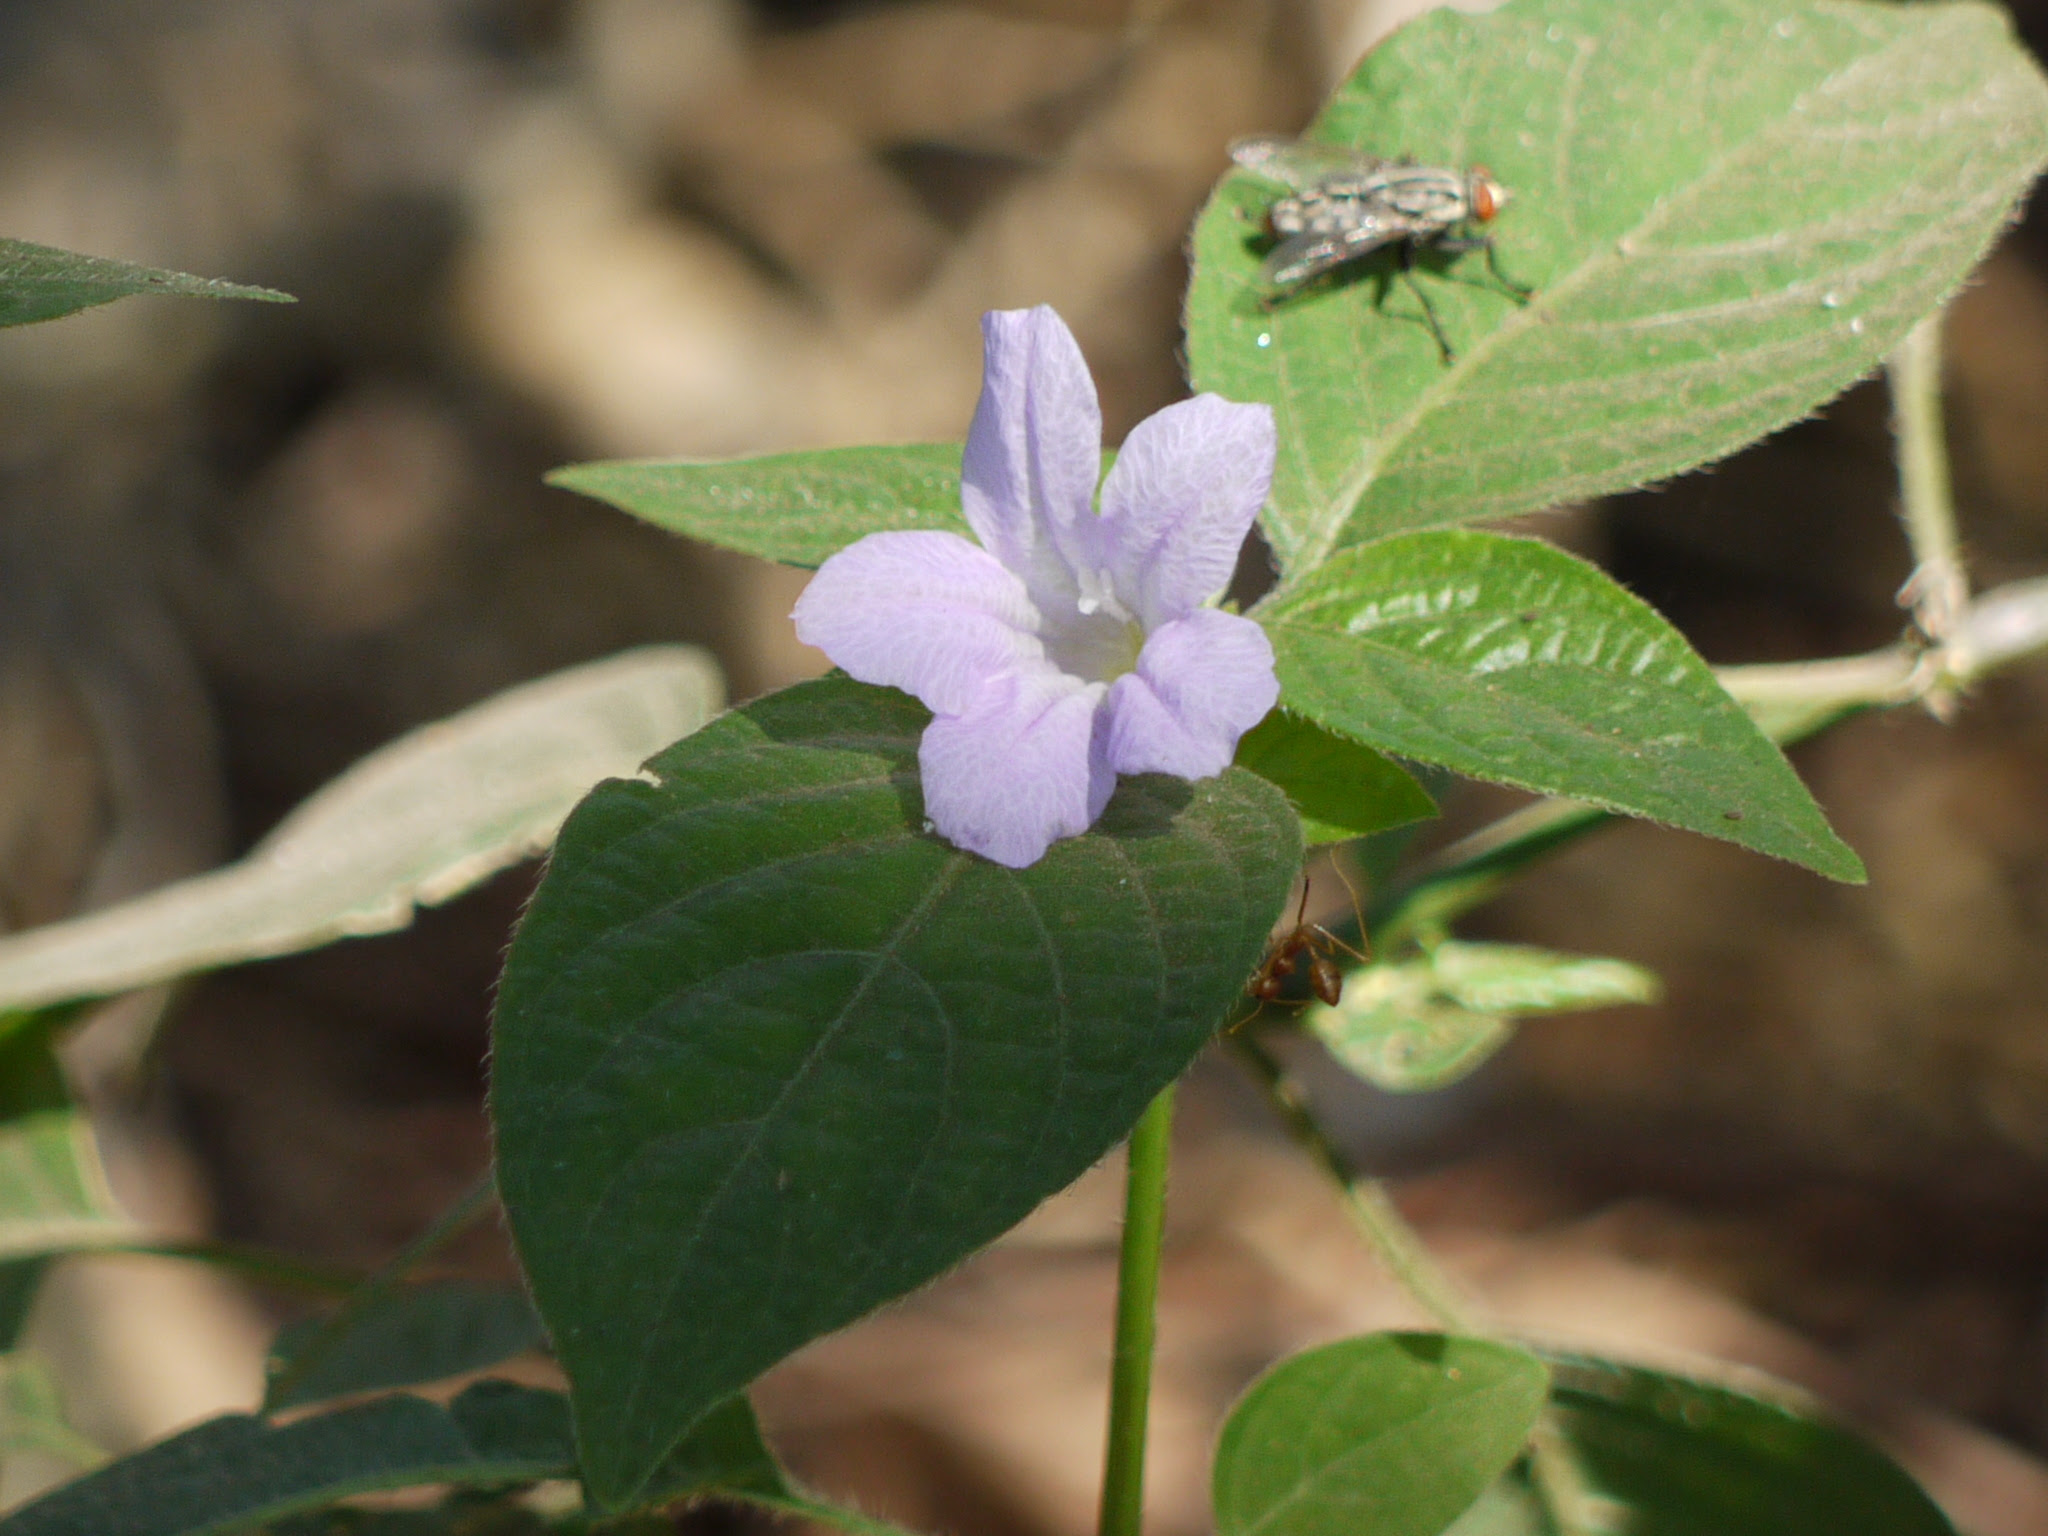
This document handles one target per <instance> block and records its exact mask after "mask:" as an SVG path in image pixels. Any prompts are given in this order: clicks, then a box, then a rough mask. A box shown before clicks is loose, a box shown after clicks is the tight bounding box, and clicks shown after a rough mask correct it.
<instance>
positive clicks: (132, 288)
mask: <svg viewBox="0 0 2048 1536" xmlns="http://www.w3.org/2000/svg"><path fill="white" fill-rule="evenodd" d="M138 293H170V294H181V295H185V296H188V297H191V298H201V299H262V300H264V301H266V302H268V303H272V304H289V303H291V302H292V296H291V295H290V294H288V293H279V292H277V291H276V290H275V289H271V288H250V287H245V286H244V285H243V284H241V283H228V282H222V281H221V280H220V279H219V278H212V277H193V276H191V275H190V274H188V273H184V272H166V271H164V270H162V269H161V268H158V267H138V266H134V265H132V264H130V263H128V262H125V261H110V260H108V259H107V258H105V257H103V256H81V255H79V254H78V253H77V252H76V251H60V250H57V249H55V248H54V247H52V246H47V245H30V244H29V243H28V242H27V241H26V240H0V326H6V325H27V324H29V323H30V322H31V321H34V320H55V319H57V318H58V317H59V316H61V315H69V314H73V313H75V312H77V311H78V310H81V309H90V308H92V307H93V306H94V305H95V304H107V303H111V302H112V301H113V300H115V299H125V298H128V297H129V296H130V295H133V294H138Z"/></svg>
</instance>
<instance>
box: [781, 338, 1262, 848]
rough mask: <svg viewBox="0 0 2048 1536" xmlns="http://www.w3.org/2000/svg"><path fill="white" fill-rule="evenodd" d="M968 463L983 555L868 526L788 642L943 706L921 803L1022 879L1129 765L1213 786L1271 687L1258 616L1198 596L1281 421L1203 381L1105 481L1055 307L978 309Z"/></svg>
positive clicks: (1078, 366) (800, 616) (1243, 526)
mask: <svg viewBox="0 0 2048 1536" xmlns="http://www.w3.org/2000/svg"><path fill="white" fill-rule="evenodd" d="M982 338H983V345H984V348H985V359H986V361H985V372H984V374H983V379H982V387H981V400H980V403H979V404H978V405H977V406H976V407H975V412H974V424H973V426H972V427H971V428H969V430H968V433H967V452H966V456H965V459H964V462H963V463H962V465H961V475H960V478H961V487H960V493H961V503H962V508H963V510H964V511H965V513H966V515H967V522H968V526H969V527H971V528H972V529H973V530H974V534H975V537H976V538H977V539H979V540H980V541H981V542H980V544H979V545H975V544H972V543H969V542H968V541H967V540H966V539H963V538H961V537H960V536H959V535H957V534H952V533H940V532H899V533H874V534H869V535H868V536H867V537H866V538H864V539H862V540H860V541H859V542H858V543H856V544H852V545H850V546H848V547H847V548H846V549H843V550H841V551H840V552H839V553H838V554H836V555H833V556H832V557H831V558H830V559H829V560H827V561H826V562H825V563H824V565H823V566H822V567H821V568H820V569H819V571H818V574H817V576H816V578H815V579H814V580H813V581H812V582H811V584H810V586H809V587H808V588H807V589H806V590H805V591H804V594H803V596H802V598H800V599H799V600H798V602H797V605H796V612H795V615H794V617H795V619H796V629H797V634H798V636H799V637H800V638H801V639H803V640H804V642H805V643H806V644H809V645H814V646H817V647H818V648H819V649H820V650H822V651H823V652H824V653H825V654H826V655H827V656H829V657H831V658H832V660H833V661H834V662H836V663H837V664H838V665H839V666H841V667H843V668H844V669H845V670H846V671H847V672H849V673H850V674H852V675H853V676H854V677H856V678H858V679H859V680H860V681H862V682H866V683H883V684H888V685H890V686H892V687H896V688H901V689H903V690H904V691H905V692H907V693H911V694H915V695H916V696H917V697H918V698H919V699H921V700H922V701H923V702H924V704H925V705H926V706H927V707H928V708H929V709H930V710H931V711H932V714H933V716H934V717H935V718H934V719H933V720H932V723H931V725H930V726H929V727H927V728H926V730H925V733H924V740H923V742H922V743H921V745H920V747H919V751H918V766H919V768H920V770H921V773H922V776H923V780H924V802H925V814H926V815H928V816H929V817H930V818H931V821H932V825H933V826H934V827H935V828H937V830H938V831H939V832H940V833H941V834H943V835H944V836H945V837H946V838H948V839H949V840H950V841H952V842H954V843H956V844H958V845H959V846H960V847H963V848H967V849H970V850H972V851H973V852H975V853H979V854H983V855H985V856H986V857H988V858H991V859H993V860H995V861H996V862H997V863H999V864H1007V865H1009V866H1010V867H1011V868H1013V869H1021V868H1023V867H1024V866H1025V865H1028V864H1032V863H1035V862H1037V860H1038V859H1039V857H1040V856H1041V855H1042V854H1043V853H1044V852H1045V850H1046V848H1047V847H1048V846H1049V845H1050V844H1051V843H1052V842H1053V840H1054V839H1056V838H1062V837H1071V836H1073V835H1075V834H1076V833H1080V832H1085V831H1087V829H1088V828H1089V827H1090V826H1092V825H1094V822H1095V819H1096V817H1098V816H1100V815H1101V814H1102V808H1103V806H1104V805H1106V804H1107V803H1108V801H1109V796H1110V791H1111V790H1112V789H1114V788H1115V786H1116V776H1117V775H1118V774H1119V773H1169V774H1174V775H1176V776H1178V777H1180V778H1183V779H1201V778H1207V777H1209V776H1210V775H1211V774H1216V773H1221V772H1222V771H1223V769H1224V768H1225V767H1226V766H1228V764H1229V762H1230V758H1231V754H1232V753H1233V752H1234V751H1235V750H1236V748H1237V739H1238V737H1239V736H1241V735H1243V734H1244V733H1245V732H1246V731H1247V730H1249V729H1251V727H1252V726H1254V725H1256V724H1257V723H1258V722H1259V720H1260V719H1261V718H1262V717H1263V716H1264V715H1265V713H1266V712H1267V711H1268V710H1269V709H1271V708H1272V707H1273V704H1274V702H1275V700H1276V699H1277V698H1278V697H1279V692H1280V689H1279V684H1278V683H1277V682H1276V681H1275V679H1274V676H1273V648H1272V646H1271V645H1270V644H1269V643H1268V642H1267V640H1266V634H1265V631H1264V630H1262V629H1260V628H1259V626H1258V625H1257V624H1255V623H1253V622H1252V621H1251V620H1250V619H1246V618H1241V617H1239V616H1237V615H1236V614H1230V613H1224V612H1221V611H1219V610H1218V609H1216V608H1213V607H1209V606H1206V605H1207V604H1208V602H1209V601H1210V599H1212V598H1214V597H1215V596H1217V595H1218V593H1220V592H1221V590H1222V588H1223V587H1224V585H1225V584H1226V583H1227V582H1228V581H1229V579H1230V575H1231V571H1232V570H1233V568H1234V567H1235V565H1236V561H1237V554H1238V550H1239V548H1240V547H1241V546H1242V545H1243V543H1244V538H1245V534H1246V532H1247V531H1248V530H1249V529H1250V527H1251V523H1252V519H1253V517H1254V516H1256V515H1257V513H1258V510H1259V507H1260V506H1261V505H1262V504H1263V503H1264V501H1265V499H1266V487H1267V485H1268V483H1269V482H1270V480H1271V479H1272V474H1273V413H1272V411H1271V409H1270V408H1268V407H1266V406H1263V405H1234V404H1232V403H1231V402H1229V401H1227V400H1225V399H1223V398H1222V397H1220V396H1218V395H1199V396H1197V397H1196V398H1194V399H1192V400H1184V401H1182V402H1180V403H1179V404H1177V405H1170V406H1168V407H1167V408H1166V409H1165V410H1163V411H1160V412H1159V413H1158V414H1157V415H1154V416H1151V417H1149V418H1147V419H1146V420H1145V421H1142V422H1140V423H1139V424H1138V425H1137V426H1136V427H1135V428H1133V429H1132V431H1131V434H1130V436H1129V437H1128V438H1126V439H1125V440H1124V445H1123V449H1122V451H1121V452H1120V453H1119V454H1118V455H1117V460H1116V463H1115V464H1114V465H1113V466H1112V467H1111V469H1110V472H1109V476H1108V478H1107V479H1106V480H1104V481H1103V484H1102V510H1101V513H1100V515H1097V513H1096V511H1095V507H1094V491H1095V480H1096V475H1097V472H1098V469H1099V467H1100V464H1101V443H1102V412H1101V408H1100V407H1099V406H1098V404H1097V403H1096V398H1095V384H1094V381H1093V380H1091V379H1090V378H1089V376H1088V367H1087V364H1086V363H1085V362H1084V361H1083V360H1082V357H1081V349H1080V347H1079V346H1077V345H1076V344H1075V341H1074V338H1073V334H1072V333H1071V332H1070V331H1068V329H1067V327H1066V324H1065V322H1064V321H1062V320H1061V319H1060V317H1059V316H1058V315H1056V314H1055V313H1053V311H1052V310H1051V309H1049V308H1047V307H1045V306H1043V305H1041V306H1039V307H1038V308H1037V309H1029V310H1003V311H995V312H992V313H990V314H988V315H986V316H984V317H983V319H982Z"/></svg>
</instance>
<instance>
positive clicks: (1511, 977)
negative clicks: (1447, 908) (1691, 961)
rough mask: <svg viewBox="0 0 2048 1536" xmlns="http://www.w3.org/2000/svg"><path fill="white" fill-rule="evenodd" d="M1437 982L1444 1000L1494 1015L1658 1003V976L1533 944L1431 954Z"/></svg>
mask: <svg viewBox="0 0 2048 1536" xmlns="http://www.w3.org/2000/svg"><path fill="white" fill-rule="evenodd" d="M1429 967H1430V973H1431V976H1432V979H1433V980H1434V982H1435V984H1436V986H1437V988H1438V990H1440V991H1441V992H1442V993H1443V995H1444V996H1446V997H1448V998H1450V999H1452V1000H1453V1001H1454V1002H1457V1003H1459V1004H1460V1005H1462V1006H1464V1007H1466V1008H1478V1009H1483V1010H1485V1011H1486V1012H1488V1013H1511V1014H1515V1015H1517V1016H1522V1015H1527V1014H1532V1013H1566V1012H1570V1011H1573V1010H1576V1009H1583V1008H1612V1007H1614V1006H1616V1005H1617V1004H1620V1003H1654V1002H1655V1001H1657V999H1658V997H1660V996H1661V995H1662V992H1663V989H1662V988H1661V987H1660V986H1659V985H1658V982H1657V978H1656V976H1655V975H1654V974H1653V973H1652V972H1649V971H1646V970H1644V969H1643V968H1642V967H1641V966H1639V965H1630V964H1629V963H1628V962H1627V961H1626V960H1605V959H1595V958H1593V957H1591V956H1588V955H1562V954H1559V953H1558V952H1557V951H1556V950H1551V949H1537V948H1535V947H1534V946H1533V945H1527V944H1463V943H1457V942H1447V943H1443V944H1439V945H1437V946H1436V948H1435V949H1433V950H1431V951H1430V954H1429Z"/></svg>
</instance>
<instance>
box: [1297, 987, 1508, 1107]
mask: <svg viewBox="0 0 2048 1536" xmlns="http://www.w3.org/2000/svg"><path fill="white" fill-rule="evenodd" d="M1303 1022H1304V1023H1305V1024H1306V1025H1307V1026H1308V1028H1309V1029H1311V1030H1313V1031H1314V1032H1315V1035H1316V1038H1317V1039H1319V1040H1321V1041H1322V1042H1323V1044H1324V1045H1325V1046H1327V1047H1328V1048H1329V1051H1330V1054H1331V1055H1332V1056H1334V1057H1335V1058H1336V1059H1337V1061H1338V1062H1339V1063H1340V1064H1341V1065H1342V1066H1344V1067H1345V1068H1346V1069H1347V1070H1348V1071H1350V1072H1352V1073H1355V1074H1356V1075H1357V1076H1359V1077H1362V1078H1364V1079H1365V1080H1366V1081H1367V1082H1369V1083H1371V1084H1372V1085H1373V1086H1374V1087H1376V1088H1384V1089H1386V1090H1387V1091H1388V1092H1389V1093H1427V1092H1429V1091H1431V1090H1433V1089H1437V1088H1443V1087H1447V1086H1448V1085H1450V1084H1451V1083H1454V1082H1456V1081H1457V1080H1458V1079H1459V1078H1461V1077H1465V1076H1468V1075H1469V1074H1471V1073H1472V1072H1474V1071H1476V1070H1478V1068H1480V1067H1481V1066H1483V1065H1485V1063H1486V1062H1487V1061H1488V1060H1489V1059H1490V1058H1491V1057H1492V1056H1493V1054H1494V1052H1496V1051H1498V1050H1499V1049H1500V1048H1501V1047H1502V1046H1504V1045H1506V1044H1507V1043H1508V1040H1509V1038H1510V1037H1511V1036H1512V1035H1513V1034H1514V1021H1513V1020H1512V1019H1507V1018H1503V1017H1501V1016H1500V1015H1499V1014H1494V1013H1480V1012H1478V1011H1477V1010H1475V1009H1471V1008H1466V1007H1464V1006H1463V1005H1461V1004H1459V1003H1457V1002H1454V1001H1452V1000H1451V999H1450V998H1447V997H1445V996H1443V995H1442V993H1440V992H1439V991H1438V990H1437V989H1436V987H1435V985H1434V978H1433V977H1431V975H1430V974H1429V968H1428V964H1427V962H1423V961H1417V962H1413V963H1409V964H1403V965H1373V966H1367V967H1366V968H1365V969H1363V970H1358V971H1353V972H1352V973H1351V974H1350V975H1348V976H1346V977H1345V978H1344V995H1343V997H1342V998H1341V999H1340V1000H1339V1001H1338V1003H1337V1006H1336V1007H1334V1008H1331V1007H1325V1006H1323V1005H1321V1004H1317V1005H1315V1006H1314V1007H1312V1008H1310V1009H1309V1011H1308V1015H1307V1017H1306V1018H1305V1019H1304V1020H1303Z"/></svg>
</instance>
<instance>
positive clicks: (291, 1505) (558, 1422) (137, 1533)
mask: <svg viewBox="0 0 2048 1536" xmlns="http://www.w3.org/2000/svg"><path fill="white" fill-rule="evenodd" d="M574 1468H575V1457H574V1447H573V1443H572V1441H571V1438H570V1434H569V1412H568V1402H567V1400H566V1399H565V1398H563V1397H562V1395H561V1394H560V1393H556V1392H540V1391H534V1390H532V1389H529V1388H525V1387H515V1386H512V1385H510V1384H509V1383H506V1382H481V1383H479V1384H478V1385H476V1386H474V1387H471V1388H470V1389H469V1390H468V1391H467V1392H465V1393H463V1394H462V1396H460V1397H458V1398H457V1399H456V1400H455V1401H454V1402H453V1403H452V1404H450V1405H449V1406H448V1407H446V1408H442V1407H439V1406H437V1405H436V1404H433V1403H429V1402H427V1401H426V1400H425V1399H423V1398H417V1397H386V1398H380V1399H378V1400H377V1401H375V1402H370V1403H364V1404H362V1405H360V1406H358V1407H354V1408H344V1409H341V1410H339V1411H337V1412H334V1413H328V1414H322V1415H319V1416H318V1417H315V1418H310V1419H301V1420H299V1421H298V1422H296V1423H293V1424H286V1425H281V1426H272V1425H269V1424H266V1423H265V1422H264V1421H263V1420H261V1419H258V1418H253V1417H250V1416H248V1415H246V1414H230V1415H228V1416H226V1417H223V1418H218V1419H209V1420H208V1421H207V1422H206V1423H204V1424H201V1425H199V1426H197V1427H196V1428H193V1429H189V1430H186V1431H185V1432H184V1433H183V1434H181V1435H176V1436H173V1437H172V1438H171V1439H169V1440H166V1441H163V1442H162V1443H160V1444H157V1445H153V1446H151V1447H149V1448H148V1449H147V1450H143V1451H138V1452H137V1453H135V1454H134V1455H132V1456H126V1457H123V1458H122V1459H121V1460H119V1461H116V1462H111V1463H109V1464H108V1465H107V1466H104V1467H102V1468H100V1469H99V1470H98V1471H97V1472H94V1473H92V1474H90V1475H88V1476H86V1477H83V1478H80V1479H78V1480H77V1481H75V1482H71V1483H67V1484H65V1485H64V1486H63V1487H61V1488H59V1489H57V1490H55V1491H54V1492H52V1493H50V1494H47V1495H45V1496H44V1497H43V1498H41V1499H38V1500H36V1502H34V1503H33V1504H30V1505H28V1506H26V1507H25V1508H23V1509H20V1510H17V1511H16V1512H15V1513H14V1514H12V1515H10V1516H8V1517H7V1518H6V1519H5V1520H0V1536H229V1533H231V1532H237V1531H252V1530H257V1529H260V1528H261V1527H262V1526H264V1525H265V1524H267V1523H268V1522H270V1521H272V1520H276V1519H279V1518H282V1517H283V1516H286V1515H290V1514H294V1513H297V1512H299V1511H303V1510H310V1509H317V1508H320V1507H321V1506H323V1505H326V1504H331V1503H333V1502H334V1501H335V1500H337V1499H342V1498H347V1497H350V1496H352V1495H356V1494H362V1493H375V1492H381V1491H384V1490H388V1489H395V1488H417V1487H421V1486H424V1485H427V1484H432V1483H453V1484H457V1485H466V1486H470V1487H477V1486H490V1485H493V1484H500V1483H519V1482H533V1481H537V1480H539V1479H541V1478H549V1477H565V1476H568V1475H570V1474H571V1473H572V1472H573V1471H574Z"/></svg>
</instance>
